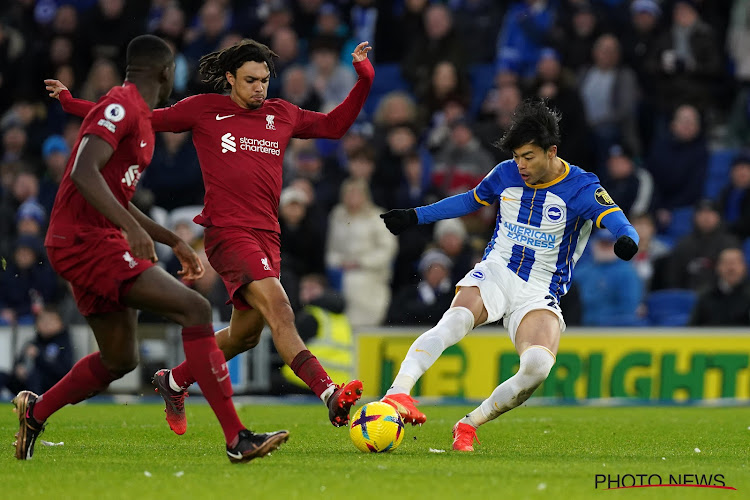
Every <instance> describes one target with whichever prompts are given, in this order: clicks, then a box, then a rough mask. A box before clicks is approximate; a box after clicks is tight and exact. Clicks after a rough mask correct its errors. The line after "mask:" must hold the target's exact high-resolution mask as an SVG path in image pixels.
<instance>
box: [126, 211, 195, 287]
mask: <svg viewBox="0 0 750 500" xmlns="http://www.w3.org/2000/svg"><path fill="white" fill-rule="evenodd" d="M128 211H129V212H130V215H132V216H133V217H134V218H135V220H136V221H137V222H138V224H140V225H141V227H143V229H145V230H146V232H147V233H148V235H149V236H151V238H152V239H153V240H154V241H158V242H159V243H164V244H165V245H167V246H169V247H170V248H171V249H172V251H173V252H174V254H175V256H177V259H178V260H179V261H180V264H182V269H181V270H180V271H178V272H177V274H179V275H180V276H182V277H183V278H184V279H186V280H197V279H199V278H200V277H201V276H203V272H204V270H203V266H201V260H200V258H199V257H198V254H197V253H196V252H195V250H193V249H192V248H191V247H190V245H188V244H187V243H186V242H185V240H183V239H182V238H180V237H179V236H177V235H176V234H175V233H173V232H172V231H170V230H169V229H167V228H166V227H164V226H162V225H160V224H157V223H156V221H154V220H153V219H152V218H151V217H149V216H148V215H146V214H144V213H143V212H141V211H140V210H139V209H138V207H136V206H135V205H133V203H132V202H130V203H129V204H128Z"/></svg>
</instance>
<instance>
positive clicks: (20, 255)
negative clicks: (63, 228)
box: [0, 235, 57, 325]
mask: <svg viewBox="0 0 750 500" xmlns="http://www.w3.org/2000/svg"><path fill="white" fill-rule="evenodd" d="M56 296H57V276H56V275H55V273H54V271H52V268H51V267H50V265H49V263H48V262H47V257H46V254H45V252H44V248H43V247H42V240H41V238H39V237H38V236H31V235H23V236H19V237H18V239H17V241H16V245H15V250H14V252H13V256H12V258H11V259H9V262H7V268H6V269H5V271H4V272H0V323H2V324H6V325H15V324H17V323H21V324H31V323H32V321H33V317H34V315H36V314H38V313H39V311H40V310H41V309H42V307H43V306H44V304H46V303H52V302H54V299H55V298H56Z"/></svg>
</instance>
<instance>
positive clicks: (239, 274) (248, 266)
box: [204, 226, 281, 310]
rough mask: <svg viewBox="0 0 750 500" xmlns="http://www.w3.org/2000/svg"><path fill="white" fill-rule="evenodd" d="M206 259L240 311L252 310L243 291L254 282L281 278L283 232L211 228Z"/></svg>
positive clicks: (207, 234) (206, 242) (207, 236)
mask: <svg viewBox="0 0 750 500" xmlns="http://www.w3.org/2000/svg"><path fill="white" fill-rule="evenodd" d="M204 241H205V245H206V256H207V257H208V262H209V263H210V264H211V267H213V268H214V269H215V270H216V272H217V273H219V276H221V279H222V280H223V281H224V286H225V287H226V288H227V292H228V293H229V301H228V302H227V304H229V303H231V304H232V305H233V306H234V307H235V308H236V309H239V310H247V309H252V308H251V307H250V305H249V304H248V303H247V302H246V301H245V299H244V298H243V297H242V295H241V294H240V293H238V291H239V289H240V288H242V287H243V286H244V285H246V284H248V283H250V282H251V281H256V280H262V279H264V278H277V279H278V278H279V270H280V264H281V239H280V237H279V233H277V232H274V231H266V230H263V229H251V228H241V227H216V226H211V227H207V228H206V230H205V231H204Z"/></svg>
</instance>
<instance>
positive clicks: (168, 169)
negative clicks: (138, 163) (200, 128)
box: [139, 132, 204, 210]
mask: <svg viewBox="0 0 750 500" xmlns="http://www.w3.org/2000/svg"><path fill="white" fill-rule="evenodd" d="M139 187H140V188H141V189H147V190H149V191H151V192H152V193H153V195H154V205H156V206H159V207H162V208H165V209H167V210H173V209H175V208H178V207H183V206H186V205H202V204H203V194H204V188H203V177H202V174H201V168H200V164H199V163H198V156H197V153H196V152H195V147H194V146H193V141H192V135H191V133H190V132H179V133H172V132H160V133H158V134H157V135H156V147H155V148H154V157H153V159H152V160H151V166H150V167H149V168H148V169H147V170H146V172H145V173H144V175H143V177H142V179H141V181H140V186H139Z"/></svg>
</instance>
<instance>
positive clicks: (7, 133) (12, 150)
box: [0, 123, 36, 166]
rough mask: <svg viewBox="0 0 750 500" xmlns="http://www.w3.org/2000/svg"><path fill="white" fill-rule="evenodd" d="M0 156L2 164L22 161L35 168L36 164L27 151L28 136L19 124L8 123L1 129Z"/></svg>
mask: <svg viewBox="0 0 750 500" xmlns="http://www.w3.org/2000/svg"><path fill="white" fill-rule="evenodd" d="M2 134H3V144H2V156H0V161H2V162H3V163H9V162H18V161H22V162H25V163H27V164H28V165H29V166H35V164H36V162H35V161H34V158H33V157H32V156H31V154H30V151H29V149H30V148H29V136H28V134H27V133H26V129H24V128H23V127H22V126H21V125H20V124H17V123H10V124H8V126H7V127H6V128H5V129H3V131H2Z"/></svg>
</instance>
